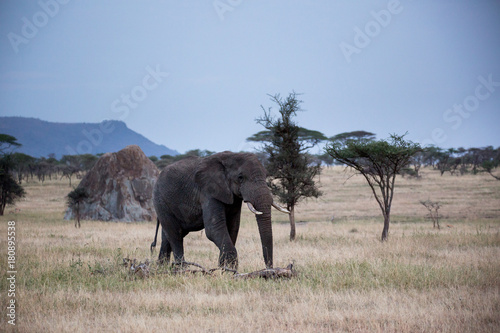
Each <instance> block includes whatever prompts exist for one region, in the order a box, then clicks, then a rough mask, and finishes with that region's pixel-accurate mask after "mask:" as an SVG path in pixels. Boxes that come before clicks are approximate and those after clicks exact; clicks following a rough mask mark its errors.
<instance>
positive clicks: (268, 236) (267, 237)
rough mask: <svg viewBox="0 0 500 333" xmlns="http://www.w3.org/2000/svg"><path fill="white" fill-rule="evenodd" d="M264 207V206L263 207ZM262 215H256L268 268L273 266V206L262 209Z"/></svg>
mask: <svg viewBox="0 0 500 333" xmlns="http://www.w3.org/2000/svg"><path fill="white" fill-rule="evenodd" d="M261 209H262V208H261ZM262 210H263V213H262V214H261V215H255V218H256V219H257V225H258V227H259V234H260V241H261V242H262V254H263V255H264V262H265V263H266V267H267V268H272V267H273V229H272V226H271V206H270V205H269V207H266V208H265V209H262Z"/></svg>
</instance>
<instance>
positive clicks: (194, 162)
mask: <svg viewBox="0 0 500 333" xmlns="http://www.w3.org/2000/svg"><path fill="white" fill-rule="evenodd" d="M153 202H154V207H155V210H156V214H157V224H156V233H155V238H154V241H153V243H151V251H153V248H154V247H155V246H156V240H157V236H158V227H159V225H160V224H161V227H162V234H161V247H160V254H159V256H158V260H159V262H160V263H165V262H166V263H169V262H170V254H171V252H173V253H174V264H176V265H181V264H182V263H184V262H185V261H184V245H183V240H184V237H185V236H186V235H187V234H188V233H190V232H194V231H199V230H202V229H205V234H206V236H207V238H208V239H209V240H211V241H212V242H213V243H215V245H216V246H217V247H218V248H219V250H220V254H219V266H220V267H226V268H232V269H236V268H237V267H238V254H237V251H236V248H235V245H236V239H237V237H238V231H239V228H240V216H241V207H242V203H243V202H244V203H246V204H247V206H248V208H249V209H250V210H251V211H252V212H253V213H254V214H255V216H256V220H257V225H258V229H259V234H260V239H261V243H262V253H263V256H264V262H265V265H266V267H267V268H272V267H273V233H272V227H271V206H273V207H275V208H276V209H278V210H279V211H281V212H284V213H289V212H288V211H287V210H286V209H284V208H282V207H280V206H279V205H278V204H276V203H275V202H274V200H273V198H272V195H271V191H270V190H269V188H268V186H267V183H266V170H265V168H264V166H263V165H262V164H261V163H260V161H259V160H258V159H257V156H256V155H255V154H251V153H233V152H229V151H225V152H221V153H216V154H213V155H211V156H207V157H188V158H185V159H183V160H180V161H177V162H175V163H173V164H171V165H168V166H166V167H165V168H164V169H163V170H162V171H161V173H160V175H159V177H158V180H157V181H156V184H155V186H154V191H153Z"/></svg>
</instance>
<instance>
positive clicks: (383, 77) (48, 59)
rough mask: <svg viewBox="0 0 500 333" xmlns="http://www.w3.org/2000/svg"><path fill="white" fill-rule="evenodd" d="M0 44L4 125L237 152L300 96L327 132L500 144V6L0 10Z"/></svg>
mask: <svg viewBox="0 0 500 333" xmlns="http://www.w3.org/2000/svg"><path fill="white" fill-rule="evenodd" d="M0 36H1V41H0V57H1V58H0V102H1V107H0V115H1V116H25V117H36V118H40V119H43V120H48V121H56V122H100V121H102V120H104V119H121V120H123V121H125V122H126V123H127V126H128V127H129V128H131V129H133V130H135V131H137V132H139V133H141V134H143V135H145V136H146V137H147V138H149V139H151V140H152V141H154V142H156V143H159V144H164V145H166V146H168V147H170V148H172V149H176V150H178V151H179V152H184V151H186V150H189V149H194V148H200V149H209V150H215V151H221V150H233V151H239V150H245V149H250V148H251V145H250V144H248V143H246V142H245V139H246V138H247V137H249V136H251V135H252V134H254V133H256V132H258V131H260V130H262V129H263V128H262V127H261V126H260V125H258V124H256V123H255V118H257V117H259V116H260V115H262V113H263V112H262V109H261V108H260V105H263V106H265V107H266V108H267V107H269V106H274V105H273V104H272V103H271V102H270V100H269V97H268V96H267V94H276V93H280V94H281V95H282V96H286V95H288V93H290V92H292V91H296V92H298V93H302V94H303V95H301V99H302V100H303V104H302V107H303V109H304V110H305V112H301V113H300V114H299V115H298V117H297V121H298V123H299V125H301V126H303V127H306V128H309V129H313V130H318V131H321V132H323V133H324V134H325V135H327V136H332V135H335V134H338V133H340V132H345V131H352V130H367V131H372V132H374V133H376V134H377V136H378V137H379V138H386V137H388V135H389V133H398V134H402V133H404V132H406V131H408V132H409V136H408V138H409V139H411V140H413V141H418V142H422V143H424V144H428V143H434V144H436V145H438V146H441V147H460V146H463V147H472V146H480V147H482V146H486V145H493V146H495V147H498V146H500V134H499V133H500V131H499V124H500V3H499V2H498V1H479V0H471V1H458V0H453V1H446V0H439V1H437V0H419V1H405V0H401V1H393V0H391V1H385V0H384V1H352V0H344V1H334V0H328V1H327V0H325V1H319V0H318V1H293V0H280V1H272V0H220V1H219V0H216V1H213V0H206V1H137V0H130V1H127V0H119V1H118V0H116V1H77V0H64V1H63V0H40V1H20V0H2V1H1V3H0ZM274 110H275V111H277V109H276V108H274ZM106 135H109V134H106Z"/></svg>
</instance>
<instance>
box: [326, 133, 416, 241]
mask: <svg viewBox="0 0 500 333" xmlns="http://www.w3.org/2000/svg"><path fill="white" fill-rule="evenodd" d="M403 138H404V135H401V136H398V135H396V134H392V135H391V137H390V140H389V141H387V140H377V141H364V140H361V141H356V140H347V141H345V142H341V141H336V142H333V143H331V144H330V145H328V146H327V147H326V148H325V149H326V151H327V153H328V154H330V155H331V156H332V157H333V158H334V159H335V160H337V161H338V162H340V163H342V164H345V165H347V166H349V167H351V168H353V169H354V170H356V171H357V172H359V173H360V174H361V175H363V177H365V179H366V181H367V182H368V185H369V186H370V188H371V190H372V192H373V195H374V196H375V199H376V200H377V203H378V204H379V206H380V209H381V210H382V215H383V216H384V229H383V231H382V241H385V240H386V239H387V235H388V233H389V223H390V214H391V205H392V198H393V196H394V184H395V181H396V175H397V174H398V173H399V172H400V171H401V170H402V169H403V168H404V167H405V166H407V165H408V164H409V163H410V159H411V157H412V156H413V155H415V154H416V153H417V152H419V151H421V148H420V145H419V144H418V143H413V142H411V141H405V140H404V139H403Z"/></svg>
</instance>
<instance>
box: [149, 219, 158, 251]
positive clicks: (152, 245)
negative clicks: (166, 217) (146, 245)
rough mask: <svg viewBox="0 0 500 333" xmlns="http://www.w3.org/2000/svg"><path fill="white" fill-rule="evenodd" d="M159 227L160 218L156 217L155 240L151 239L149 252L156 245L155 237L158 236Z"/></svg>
mask: <svg viewBox="0 0 500 333" xmlns="http://www.w3.org/2000/svg"><path fill="white" fill-rule="evenodd" d="M159 227H160V219H159V218H157V219H156V232H155V240H154V241H153V243H151V247H150V249H151V253H153V249H154V248H155V247H156V239H157V237H158V228H159Z"/></svg>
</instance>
